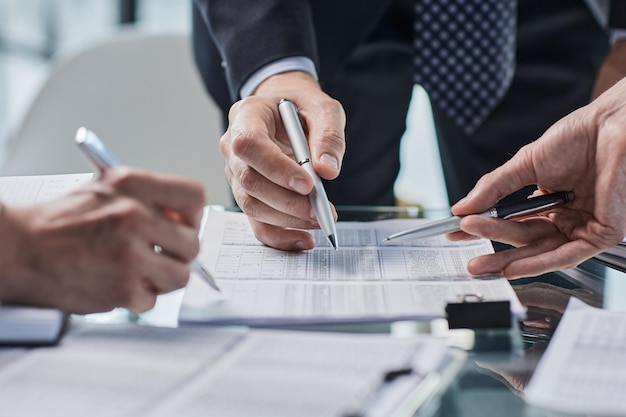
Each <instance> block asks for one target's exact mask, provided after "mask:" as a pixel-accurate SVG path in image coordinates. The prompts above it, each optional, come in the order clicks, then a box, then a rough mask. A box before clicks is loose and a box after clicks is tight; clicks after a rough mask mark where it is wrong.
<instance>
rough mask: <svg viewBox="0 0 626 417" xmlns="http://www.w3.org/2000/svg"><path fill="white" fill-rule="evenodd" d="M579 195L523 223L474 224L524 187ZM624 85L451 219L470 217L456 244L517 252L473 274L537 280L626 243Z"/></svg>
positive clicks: (524, 154) (486, 184)
mask: <svg viewBox="0 0 626 417" xmlns="http://www.w3.org/2000/svg"><path fill="white" fill-rule="evenodd" d="M531 184H536V185H537V186H538V192H539V193H548V192H555V191H573V192H574V195H575V200H574V201H573V202H571V203H568V204H567V205H565V206H562V207H559V208H557V209H555V210H553V211H551V212H549V213H548V214H545V215H536V216H531V217H528V218H525V219H522V220H520V221H510V220H501V219H490V218H486V217H483V216H469V215H468V214H471V213H480V212H482V211H484V210H486V209H488V208H489V207H491V206H493V205H494V204H496V203H497V202H498V201H499V200H501V199H502V198H503V197H505V196H507V195H509V194H510V193H512V192H513V191H516V190H519V189H520V188H522V187H523V186H526V185H531ZM624 207H626V79H623V80H622V81H620V82H619V83H618V84H616V85H615V86H614V87H613V88H611V89H609V90H607V92H605V93H604V94H603V95H602V96H600V97H599V98H598V99H597V100H595V101H594V102H592V103H591V104H589V105H587V106H585V107H583V108H581V109H579V110H577V111H575V112H573V113H572V114H570V115H568V116H566V117H564V118H563V119H561V120H560V121H558V122H557V123H556V124H554V125H553V126H552V127H551V128H550V129H548V130H547V131H546V133H545V134H544V135H543V136H542V137H541V138H540V139H539V140H537V141H535V142H533V143H531V144H529V145H526V146H524V147H523V148H522V149H521V150H520V151H519V152H518V153H517V154H516V155H515V156H514V157H513V158H512V159H511V160H510V161H509V162H507V163H506V164H504V165H503V166H501V167H499V168H498V169H496V170H494V171H493V172H491V173H489V174H487V175H485V176H484V177H482V178H481V179H480V181H478V183H477V185H476V187H474V189H473V190H472V191H471V192H470V193H469V194H468V195H467V197H465V198H464V199H463V200H461V201H460V202H458V203H457V204H456V205H455V206H454V207H453V208H452V211H453V213H454V214H455V215H459V216H463V215H468V216H466V217H465V218H464V219H463V220H462V221H461V229H462V230H463V231H464V232H465V233H463V232H458V233H457V234H452V235H450V236H449V237H450V238H452V239H465V238H469V236H468V235H474V236H480V237H484V238H487V239H491V240H496V241H499V242H504V243H508V244H511V245H513V246H516V248H515V249H510V250H506V251H502V252H499V253H496V254H492V255H485V256H480V257H477V258H475V259H473V260H471V261H470V263H469V265H468V270H469V271H470V272H471V273H472V274H476V275H480V274H486V273H503V274H504V276H506V277H507V278H515V277H521V276H534V275H539V274H541V273H545V272H549V271H554V270H557V269H563V268H570V267H573V266H575V265H577V264H578V263H580V262H582V261H584V260H586V259H588V258H590V257H592V256H594V255H596V254H598V253H600V252H602V251H603V250H605V249H606V248H608V247H610V246H613V245H615V244H617V243H618V242H620V241H621V240H622V239H623V238H624V236H626V210H624Z"/></svg>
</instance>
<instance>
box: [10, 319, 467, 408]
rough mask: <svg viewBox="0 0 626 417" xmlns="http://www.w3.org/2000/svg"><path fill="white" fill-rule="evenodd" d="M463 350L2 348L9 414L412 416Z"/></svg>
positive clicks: (243, 337) (372, 338)
mask: <svg viewBox="0 0 626 417" xmlns="http://www.w3.org/2000/svg"><path fill="white" fill-rule="evenodd" d="M464 359H465V356H464V354H463V353H462V352H459V351H455V350H452V349H450V348H448V347H447V346H446V345H445V341H444V340H443V339H436V338H434V337H432V336H423V337H418V338H402V339H394V338H390V337H389V336H388V335H363V334H361V335H358V334H339V333H317V332H295V331H267V330H252V331H244V330H226V329H216V328H213V327H207V326H183V327H179V328H157V327H147V326H139V325H133V324H107V325H102V324H95V323H89V322H83V321H80V322H76V323H73V324H72V326H71V328H70V330H69V333H68V334H67V335H66V337H65V338H64V339H63V341H62V343H61V344H60V345H59V346H56V347H52V348H39V349H33V350H24V349H0V404H2V411H1V414H2V416H4V417H30V416H33V417H34V416H42V415H48V416H63V417H73V416H76V417H79V416H80V417H82V416H90V417H100V416H102V417H128V416H142V417H160V416H164V417H165V416H167V417H171V416H181V417H182V416H184V417H194V416H220V417H229V416H232V417H234V416H237V417H239V416H255V417H283V416H284V417H293V416H298V417H309V416H310V417H319V416H336V417H343V416H348V415H351V416H369V417H376V416H380V417H383V416H385V417H388V416H392V415H393V416H397V417H401V416H412V415H413V412H414V411H415V409H418V408H419V407H420V405H422V404H423V403H424V401H427V399H428V398H432V395H433V394H436V393H437V391H438V390H440V389H443V388H444V385H445V383H446V380H447V381H448V382H449V380H450V378H452V377H453V376H454V374H455V373H456V372H457V371H458V369H459V368H460V367H461V366H462V364H463V362H464Z"/></svg>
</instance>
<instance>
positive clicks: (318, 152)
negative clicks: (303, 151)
mask: <svg viewBox="0 0 626 417" xmlns="http://www.w3.org/2000/svg"><path fill="white" fill-rule="evenodd" d="M296 105H298V103H296ZM298 111H299V113H300V116H301V118H302V122H303V126H304V129H305V132H306V133H307V138H308V141H309V147H310V150H311V158H312V160H313V166H314V168H315V171H316V172H317V173H318V175H319V176H320V177H322V178H325V179H334V178H336V177H337V176H338V175H339V172H340V170H341V161H342V160H343V155H344V152H345V149H346V140H345V127H346V115H345V111H344V109H343V107H342V106H341V104H340V103H339V102H338V101H337V100H334V99H332V98H330V97H328V96H326V98H325V99H324V100H323V101H321V102H320V101H316V102H315V105H313V106H307V105H305V104H304V103H303V104H302V105H301V106H298Z"/></svg>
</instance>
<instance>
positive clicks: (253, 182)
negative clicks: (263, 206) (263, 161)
mask: <svg viewBox="0 0 626 417" xmlns="http://www.w3.org/2000/svg"><path fill="white" fill-rule="evenodd" d="M260 180H261V176H260V175H259V174H258V173H257V172H256V171H255V170H254V169H252V168H251V167H249V166H245V167H244V168H243V169H242V170H241V171H240V173H239V183H240V184H241V187H242V188H243V189H244V190H245V191H246V192H248V193H254V192H256V191H257V189H258V188H259V182H260Z"/></svg>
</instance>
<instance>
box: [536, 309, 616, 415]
mask: <svg viewBox="0 0 626 417" xmlns="http://www.w3.org/2000/svg"><path fill="white" fill-rule="evenodd" d="M625 392H626V313H624V312H614V311H607V310H602V309H598V308H595V307H590V306H588V305H586V304H584V303H583V302H582V301H579V300H578V299H576V298H571V299H570V302H569V304H568V306H567V309H566V310H565V314H564V315H563V318H562V319H561V321H560V322H559V326H558V328H557V329H556V332H555V334H554V336H553V337H552V340H551V341H550V344H549V346H548V349H547V351H546V352H545V353H544V355H543V357H542V358H541V361H540V362H539V365H538V366H537V369H536V370H535V372H534V374H533V377H532V379H531V381H530V384H529V385H528V387H527V389H526V391H525V395H526V398H527V400H528V402H529V403H531V404H535V405H538V406H541V407H545V408H548V409H552V410H558V411H561V412H566V413H574V414H577V415H578V414H580V415H583V414H584V415H607V416H608V415H610V416H617V415H625V414H626V396H625V395H624V393H625Z"/></svg>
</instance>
